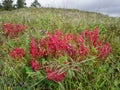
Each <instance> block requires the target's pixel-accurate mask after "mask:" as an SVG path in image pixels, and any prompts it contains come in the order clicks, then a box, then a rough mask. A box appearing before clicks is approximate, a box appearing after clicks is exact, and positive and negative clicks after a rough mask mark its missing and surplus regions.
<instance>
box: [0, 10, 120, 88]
mask: <svg viewBox="0 0 120 90" xmlns="http://www.w3.org/2000/svg"><path fill="white" fill-rule="evenodd" d="M14 26H16V28H15V27H14ZM10 28H12V29H14V28H15V29H18V31H15V32H14V30H13V31H12V29H10ZM20 28H21V29H20ZM8 29H10V30H11V31H10V30H8ZM93 41H94V42H93ZM79 43H80V44H79ZM81 43H84V44H85V46H84V44H81ZM81 47H82V48H81ZM100 47H101V48H100ZM102 47H103V48H102ZM104 47H105V48H104ZM74 49H75V50H74ZM51 73H52V74H51ZM0 89H1V90H120V18H118V17H109V16H107V15H102V14H100V13H94V12H85V11H79V10H76V9H55V8H39V9H37V8H23V9H18V10H13V11H1V12H0Z"/></svg>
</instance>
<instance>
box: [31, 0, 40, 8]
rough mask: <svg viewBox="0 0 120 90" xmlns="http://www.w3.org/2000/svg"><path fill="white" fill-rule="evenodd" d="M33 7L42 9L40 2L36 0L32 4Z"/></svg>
mask: <svg viewBox="0 0 120 90" xmlns="http://www.w3.org/2000/svg"><path fill="white" fill-rule="evenodd" d="M31 7H37V8H40V7H41V4H40V3H39V2H38V0H35V1H34V2H33V3H32V4H31Z"/></svg>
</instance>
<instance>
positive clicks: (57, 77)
mask: <svg viewBox="0 0 120 90" xmlns="http://www.w3.org/2000/svg"><path fill="white" fill-rule="evenodd" d="M46 75H47V78H48V79H49V80H53V81H55V82H61V81H62V80H63V79H64V78H65V77H66V73H65V72H60V71H59V70H54V71H52V70H51V69H50V68H49V67H46Z"/></svg>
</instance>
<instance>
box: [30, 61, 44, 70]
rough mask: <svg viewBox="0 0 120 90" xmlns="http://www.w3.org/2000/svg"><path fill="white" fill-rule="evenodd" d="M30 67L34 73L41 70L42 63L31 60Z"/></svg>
mask: <svg viewBox="0 0 120 90" xmlns="http://www.w3.org/2000/svg"><path fill="white" fill-rule="evenodd" d="M30 65H31V67H32V69H33V71H36V70H39V69H40V68H41V66H42V65H41V63H38V62H37V61H36V60H34V59H32V60H30Z"/></svg>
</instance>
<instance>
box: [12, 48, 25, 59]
mask: <svg viewBox="0 0 120 90" xmlns="http://www.w3.org/2000/svg"><path fill="white" fill-rule="evenodd" d="M10 56H11V57H12V58H14V59H20V58H22V57H24V56H25V51H24V49H22V48H14V49H13V50H12V51H10Z"/></svg>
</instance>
